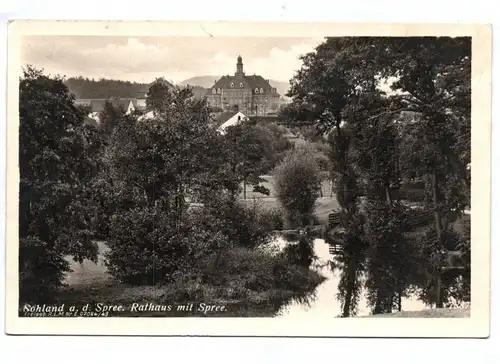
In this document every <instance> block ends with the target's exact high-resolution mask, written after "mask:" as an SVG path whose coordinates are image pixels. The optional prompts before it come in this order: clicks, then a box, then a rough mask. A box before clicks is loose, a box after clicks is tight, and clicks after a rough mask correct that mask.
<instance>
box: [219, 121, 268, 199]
mask: <svg viewBox="0 0 500 364" xmlns="http://www.w3.org/2000/svg"><path fill="white" fill-rule="evenodd" d="M271 147H272V143H271V142H270V138H269V135H268V133H266V132H263V130H262V129H261V128H258V127H257V126H255V125H252V124H250V123H246V122H244V123H239V124H237V125H233V126H230V127H228V128H227V129H226V131H225V133H224V148H225V149H226V150H227V152H228V155H227V158H228V159H227V161H228V163H229V167H230V169H231V171H232V173H233V175H234V176H236V177H237V178H238V179H240V181H241V182H243V198H244V199H246V186H247V184H251V185H252V186H253V187H254V190H256V191H258V192H260V193H264V194H267V195H268V194H269V190H267V189H266V188H264V187H263V186H260V183H261V182H263V181H264V180H263V179H262V178H261V177H260V176H261V175H262V174H263V173H265V172H266V171H267V170H268V169H269V168H268V163H267V161H268V159H269V156H270V155H271V154H272V150H271V149H270V148H271Z"/></svg>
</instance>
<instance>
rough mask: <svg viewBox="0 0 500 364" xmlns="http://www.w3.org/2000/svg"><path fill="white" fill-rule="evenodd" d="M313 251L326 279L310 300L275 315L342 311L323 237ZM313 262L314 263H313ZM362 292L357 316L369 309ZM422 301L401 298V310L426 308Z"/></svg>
mask: <svg viewBox="0 0 500 364" xmlns="http://www.w3.org/2000/svg"><path fill="white" fill-rule="evenodd" d="M275 244H276V245H277V246H278V247H280V248H282V247H284V246H285V245H286V244H288V243H287V242H286V241H285V240H284V239H282V238H278V239H277V240H276V242H275ZM313 244H314V251H315V254H316V256H317V257H318V262H317V263H316V264H319V265H320V266H321V265H323V267H322V268H321V273H322V274H323V276H325V277H326V280H325V281H324V282H323V283H322V284H321V285H319V286H318V287H317V289H316V295H315V298H314V299H312V300H311V302H309V303H308V304H304V303H299V302H292V303H290V304H288V305H286V306H284V307H282V308H281V309H280V311H279V312H278V314H277V316H278V317H279V318H294V319H296V318H300V319H301V318H303V317H304V316H306V317H305V318H311V319H314V318H325V319H326V318H335V317H338V316H339V314H340V313H341V312H342V307H341V304H340V302H339V301H338V300H337V298H336V296H337V292H338V290H337V287H338V284H339V280H340V272H339V270H335V272H332V270H331V269H330V268H329V267H328V266H327V265H325V263H326V262H328V261H329V260H331V259H332V256H331V255H330V253H329V252H328V247H329V246H328V244H326V243H325V241H324V240H323V239H315V240H314V242H313ZM313 264H314V263H313ZM364 296H365V294H364V292H363V293H362V297H361V299H360V302H359V304H358V314H357V316H367V315H369V314H370V309H369V307H368V304H367V301H366V298H365V297H364ZM426 308H428V307H426V306H425V304H424V303H422V302H421V301H419V300H418V299H416V298H406V299H403V300H402V310H403V311H420V310H423V309H426Z"/></svg>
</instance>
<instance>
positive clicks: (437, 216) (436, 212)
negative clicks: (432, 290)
mask: <svg viewBox="0 0 500 364" xmlns="http://www.w3.org/2000/svg"><path fill="white" fill-rule="evenodd" d="M431 178H432V199H433V203H434V222H435V227H436V234H437V250H438V251H439V254H440V253H441V250H442V247H443V246H442V245H443V232H442V222H441V214H440V210H439V196H438V177H437V173H436V172H434V173H433V174H432V176H431ZM436 308H443V300H442V297H441V267H440V266H438V267H436Z"/></svg>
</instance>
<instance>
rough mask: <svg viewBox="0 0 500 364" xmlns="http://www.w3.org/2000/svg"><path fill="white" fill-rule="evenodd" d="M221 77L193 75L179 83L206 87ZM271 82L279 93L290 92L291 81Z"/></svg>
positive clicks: (282, 94)
mask: <svg viewBox="0 0 500 364" xmlns="http://www.w3.org/2000/svg"><path fill="white" fill-rule="evenodd" d="M220 77H221V76H197V77H191V78H189V79H187V80H184V81H181V82H179V83H178V85H181V86H185V85H191V86H201V87H204V88H209V87H212V86H213V84H214V83H215V81H216V80H218V79H219V78H220ZM269 83H270V84H271V85H272V86H274V87H276V89H277V90H278V93H279V94H280V95H281V96H285V94H286V93H287V92H288V89H289V88H290V83H288V82H283V81H276V80H269Z"/></svg>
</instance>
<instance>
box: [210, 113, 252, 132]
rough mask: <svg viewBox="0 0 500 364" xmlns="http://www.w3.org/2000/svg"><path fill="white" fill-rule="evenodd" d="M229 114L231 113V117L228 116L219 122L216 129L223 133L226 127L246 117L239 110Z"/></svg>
mask: <svg viewBox="0 0 500 364" xmlns="http://www.w3.org/2000/svg"><path fill="white" fill-rule="evenodd" d="M223 114H227V113H223ZM231 114H232V116H231V117H229V118H228V119H227V120H226V121H224V122H223V123H222V124H220V126H219V127H218V129H217V130H218V131H219V132H221V133H224V132H225V130H226V128H228V127H230V126H233V125H236V124H238V123H239V122H241V121H243V120H245V119H248V118H247V116H246V115H245V114H243V113H242V112H241V111H238V112H232V113H231Z"/></svg>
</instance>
